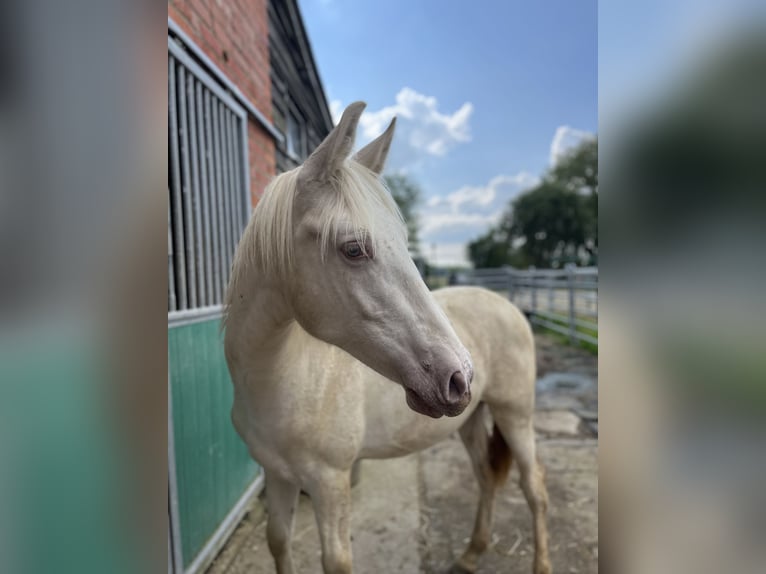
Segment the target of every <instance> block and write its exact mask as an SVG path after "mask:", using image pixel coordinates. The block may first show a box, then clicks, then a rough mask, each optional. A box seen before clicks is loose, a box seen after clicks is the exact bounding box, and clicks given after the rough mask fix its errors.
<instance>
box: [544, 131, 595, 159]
mask: <svg viewBox="0 0 766 574" xmlns="http://www.w3.org/2000/svg"><path fill="white" fill-rule="evenodd" d="M591 137H593V134H592V133H590V132H586V131H583V130H576V129H575V128H573V127H571V126H559V127H557V128H556V133H555V134H553V140H552V141H551V152H550V163H551V165H556V163H557V162H558V161H559V160H560V159H561V158H562V157H563V156H564V155H565V154H566V152H567V151H569V150H570V149H572V148H573V147H575V146H576V145H577V144H579V143H580V142H581V141H583V140H584V139H587V138H591Z"/></svg>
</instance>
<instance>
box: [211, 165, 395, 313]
mask: <svg viewBox="0 0 766 574" xmlns="http://www.w3.org/2000/svg"><path fill="white" fill-rule="evenodd" d="M300 170H301V168H300V167H298V168H295V169H293V170H290V171H287V172H285V173H282V174H280V175H278V176H277V177H275V178H274V179H273V180H272V182H271V183H270V184H269V185H268V186H267V187H266V190H265V191H264V193H263V197H261V199H260V200H259V201H258V204H257V205H256V207H255V210H254V211H253V215H252V217H251V218H250V221H249V222H248V224H247V227H246V228H245V231H244V232H243V234H242V238H241V239H240V242H239V246H238V247H237V253H236V254H235V256H234V262H233V264H232V270H231V280H230V281H229V288H228V291H227V293H226V300H225V305H226V307H227V308H228V306H229V305H231V303H232V302H233V301H234V297H235V292H236V291H237V287H238V285H239V284H240V283H241V281H243V279H244V277H245V276H246V274H247V272H248V271H249V270H251V269H258V270H259V271H260V272H262V273H267V274H272V273H273V274H277V275H280V276H285V275H286V274H288V273H289V272H290V270H291V269H292V266H293V263H294V255H293V251H294V248H293V242H294V237H293V234H294V232H295V229H294V224H293V211H294V208H295V198H296V195H297V193H298V185H297V182H298V174H299V173H300ZM310 186H311V184H309V189H305V190H301V193H311V192H312V191H313V190H311V189H310ZM333 187H334V189H335V191H336V193H334V194H332V193H317V194H316V198H317V204H316V211H317V213H316V216H317V220H318V221H320V222H321V229H320V232H319V237H318V238H317V241H318V242H319V243H320V245H321V256H322V257H323V258H324V257H325V256H326V255H327V252H328V250H329V249H330V245H331V242H332V241H333V240H334V239H335V237H336V236H337V234H338V233H339V232H345V233H348V232H351V231H353V233H354V235H355V236H356V238H357V240H358V241H359V242H360V244H361V245H365V242H367V243H372V245H373V246H374V241H375V228H376V221H379V220H380V218H381V216H382V215H383V216H385V215H388V216H394V217H395V218H396V220H397V221H398V223H399V227H400V229H401V233H402V235H401V238H402V240H403V241H405V242H406V241H407V228H406V226H405V225H404V220H403V218H402V215H401V213H400V211H399V208H398V207H397V205H396V202H395V201H394V199H393V197H392V196H391V193H390V192H389V191H388V189H387V188H386V186H385V184H384V183H383V180H382V179H381V178H380V177H379V176H378V175H376V174H375V173H374V172H372V171H370V170H369V169H367V168H366V167H364V166H363V165H361V164H360V163H358V162H356V161H354V160H347V161H346V162H345V163H344V165H343V167H342V168H341V169H340V170H339V171H338V173H337V175H336V176H335V177H334V178H333Z"/></svg>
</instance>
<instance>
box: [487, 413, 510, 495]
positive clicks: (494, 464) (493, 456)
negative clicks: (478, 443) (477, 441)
mask: <svg viewBox="0 0 766 574" xmlns="http://www.w3.org/2000/svg"><path fill="white" fill-rule="evenodd" d="M487 447H488V448H487V456H488V458H489V467H490V468H491V469H492V475H493V478H494V479H495V484H496V485H497V486H502V485H503V484H505V481H506V480H507V479H508V473H509V472H510V471H511V463H512V462H513V457H512V456H511V449H510V447H509V446H508V443H507V442H505V439H504V438H503V435H502V434H501V433H500V429H499V428H498V427H497V424H493V426H492V434H491V435H490V436H489V444H488V445H487Z"/></svg>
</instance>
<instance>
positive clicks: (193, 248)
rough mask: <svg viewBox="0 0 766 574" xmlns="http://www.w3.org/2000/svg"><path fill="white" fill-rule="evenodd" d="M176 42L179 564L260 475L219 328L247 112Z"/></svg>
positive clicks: (245, 180)
mask: <svg viewBox="0 0 766 574" xmlns="http://www.w3.org/2000/svg"><path fill="white" fill-rule="evenodd" d="M169 28H170V25H169ZM173 36H178V34H174V35H173ZM188 48H194V47H193V46H190V41H189V40H188V38H182V39H181V40H177V39H176V38H175V37H171V35H170V34H169V36H168V157H169V158H170V169H169V173H168V368H169V383H168V385H169V389H168V392H169V402H168V405H169V408H168V432H169V440H168V465H169V473H168V477H169V485H168V488H169V496H168V499H169V502H168V509H169V510H168V512H169V516H170V525H171V526H170V536H169V539H170V546H171V553H170V554H171V559H172V561H171V562H170V564H169V570H171V571H172V572H176V573H184V574H187V573H195V572H200V571H202V570H203V569H204V568H205V567H206V565H207V564H208V563H209V562H210V561H211V560H212V559H213V558H214V557H215V555H216V553H217V551H218V550H219V548H220V547H221V545H222V544H223V543H224V542H225V540H226V538H227V537H228V535H229V534H230V532H231V531H232V530H233V528H234V527H235V526H236V524H237V522H238V521H239V519H240V518H241V516H242V514H243V513H244V511H245V510H246V508H247V503H248V502H249V500H250V499H251V498H252V496H253V495H254V494H255V493H256V492H257V491H258V490H259V489H260V488H261V484H262V475H261V472H260V469H259V468H258V466H257V465H256V464H255V462H254V461H253V460H252V459H251V457H250V455H249V454H248V452H247V449H246V447H245V445H244V444H243V443H242V441H241V440H240V439H239V437H238V436H237V435H236V433H235V431H234V429H233V427H232V425H231V422H230V418H229V410H230V408H231V403H232V393H233V390H232V385H231V382H230V379H229V373H228V369H227V367H226V361H225V359H224V354H223V344H222V340H221V333H220V318H221V314H222V303H223V298H224V295H225V292H226V285H227V283H228V280H229V273H230V269H231V264H232V260H233V257H234V251H235V248H236V245H237V242H238V241H239V238H240V236H241V234H242V231H243V230H244V228H245V225H246V224H247V220H248V218H249V216H250V199H249V188H250V185H249V173H248V146H247V113H246V111H245V110H244V109H243V107H242V106H240V104H239V103H238V102H237V101H235V100H234V98H233V97H232V96H231V95H230V93H229V92H228V91H227V90H226V89H224V88H223V87H222V85H221V84H220V83H219V82H218V81H216V79H214V78H213V76H212V75H211V74H209V73H208V71H206V69H205V67H203V66H205V64H206V62H205V61H204V60H201V59H200V58H198V57H197V55H198V49H196V48H195V49H193V50H188ZM218 73H220V71H218Z"/></svg>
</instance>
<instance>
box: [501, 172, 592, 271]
mask: <svg viewBox="0 0 766 574" xmlns="http://www.w3.org/2000/svg"><path fill="white" fill-rule="evenodd" d="M584 200H585V198H584V197H583V196H582V195H580V194H579V193H576V192H572V191H569V190H568V189H566V188H565V187H564V186H563V185H561V183H560V182H557V181H554V180H549V181H543V182H542V183H541V184H540V185H538V186H537V187H536V188H534V189H533V190H531V191H528V192H527V193H525V194H523V195H521V196H519V197H518V198H517V199H516V200H515V201H514V202H513V208H512V210H511V212H510V213H511V221H510V222H508V223H509V224H510V236H511V238H512V240H518V242H519V243H520V245H519V248H518V249H519V251H521V252H522V253H523V254H524V256H525V259H526V260H527V261H528V262H529V263H530V264H532V265H535V266H537V267H558V266H560V265H562V264H564V263H567V262H579V261H580V249H581V248H583V247H584V246H585V238H586V234H587V232H586V228H587V225H588V224H587V220H588V217H587V216H586V215H585V201H584Z"/></svg>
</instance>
